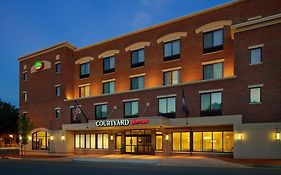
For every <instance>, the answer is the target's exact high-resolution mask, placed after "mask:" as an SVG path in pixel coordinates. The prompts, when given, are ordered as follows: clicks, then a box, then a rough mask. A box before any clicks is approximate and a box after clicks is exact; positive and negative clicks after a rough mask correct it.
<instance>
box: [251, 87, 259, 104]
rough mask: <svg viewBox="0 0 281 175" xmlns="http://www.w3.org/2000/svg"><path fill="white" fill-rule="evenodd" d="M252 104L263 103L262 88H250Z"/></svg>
mask: <svg viewBox="0 0 281 175" xmlns="http://www.w3.org/2000/svg"><path fill="white" fill-rule="evenodd" d="M249 90H250V103H251V104H255V103H261V87H255V88H250V89H249Z"/></svg>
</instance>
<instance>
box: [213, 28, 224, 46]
mask: <svg viewBox="0 0 281 175" xmlns="http://www.w3.org/2000/svg"><path fill="white" fill-rule="evenodd" d="M222 41H223V30H222V29H220V30H216V31H214V46H220V45H222Z"/></svg>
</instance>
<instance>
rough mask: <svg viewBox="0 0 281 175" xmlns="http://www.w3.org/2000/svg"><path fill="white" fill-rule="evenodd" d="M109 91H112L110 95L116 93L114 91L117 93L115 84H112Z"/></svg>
mask: <svg viewBox="0 0 281 175" xmlns="http://www.w3.org/2000/svg"><path fill="white" fill-rule="evenodd" d="M109 89H110V90H109V91H110V93H114V91H115V82H110V87H109Z"/></svg>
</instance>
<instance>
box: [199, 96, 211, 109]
mask: <svg viewBox="0 0 281 175" xmlns="http://www.w3.org/2000/svg"><path fill="white" fill-rule="evenodd" d="M210 100H211V96H210V94H201V111H208V110H210V109H211V104H210Z"/></svg>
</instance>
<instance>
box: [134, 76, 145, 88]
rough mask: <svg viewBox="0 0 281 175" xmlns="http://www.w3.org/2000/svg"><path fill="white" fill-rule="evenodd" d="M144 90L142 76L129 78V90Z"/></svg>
mask: <svg viewBox="0 0 281 175" xmlns="http://www.w3.org/2000/svg"><path fill="white" fill-rule="evenodd" d="M143 88H144V76H139V77H133V78H131V90H135V89H143Z"/></svg>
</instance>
